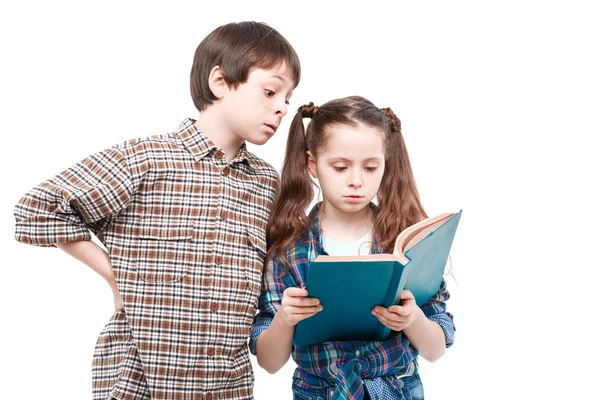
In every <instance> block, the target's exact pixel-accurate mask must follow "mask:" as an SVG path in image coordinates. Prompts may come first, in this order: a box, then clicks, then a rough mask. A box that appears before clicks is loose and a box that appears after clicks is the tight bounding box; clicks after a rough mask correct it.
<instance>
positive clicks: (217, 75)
mask: <svg viewBox="0 0 600 400" xmlns="http://www.w3.org/2000/svg"><path fill="white" fill-rule="evenodd" d="M208 86H209V87H210V90H211V92H212V93H213V94H214V95H215V97H216V98H217V99H222V98H223V96H224V95H225V93H227V92H228V91H229V85H228V84H227V81H226V80H225V75H224V74H223V70H222V69H221V66H220V65H215V66H214V67H213V69H212V70H211V71H210V74H209V75H208Z"/></svg>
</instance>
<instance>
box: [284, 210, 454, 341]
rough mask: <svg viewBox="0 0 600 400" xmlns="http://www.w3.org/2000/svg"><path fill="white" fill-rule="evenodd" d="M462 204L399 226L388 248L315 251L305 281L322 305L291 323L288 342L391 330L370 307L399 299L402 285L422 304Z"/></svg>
mask: <svg viewBox="0 0 600 400" xmlns="http://www.w3.org/2000/svg"><path fill="white" fill-rule="evenodd" d="M461 215H462V210H461V211H459V212H457V213H443V214H440V215H436V216H434V217H430V218H427V219H425V220H423V221H420V222H418V223H416V224H414V225H412V226H410V227H408V228H406V229H404V230H403V231H402V232H401V233H400V234H399V235H398V237H397V238H396V242H395V245H394V251H393V253H392V254H372V255H362V256H361V255H357V256H326V255H320V256H318V257H317V258H316V259H314V260H313V261H312V262H311V263H310V267H309V270H308V275H307V277H306V282H305V287H306V290H307V291H308V296H309V297H316V298H318V299H319V300H320V302H321V304H322V305H323V310H322V311H320V312H318V313H317V314H315V315H313V316H312V317H310V318H307V319H305V320H302V321H300V322H299V323H298V325H297V326H296V331H295V333H294V339H293V343H294V345H295V346H307V345H311V344H318V343H323V342H327V341H332V340H340V341H355V340H360V341H381V340H385V339H387V338H388V337H389V336H390V334H391V330H390V329H389V328H387V327H386V326H385V325H383V324H382V323H381V322H379V320H378V319H377V317H375V316H374V315H373V314H371V310H372V309H373V308H374V307H375V306H377V305H380V306H383V307H389V306H391V305H394V304H400V295H401V293H402V291H403V290H404V289H406V290H410V291H411V292H412V294H413V295H414V296H415V300H416V303H417V305H418V306H421V305H423V304H424V303H425V302H427V300H429V299H430V298H432V297H433V296H434V295H435V294H436V293H437V292H438V291H439V289H440V284H441V282H442V279H443V276H444V270H445V267H446V262H447V260H448V256H449V254H450V248H451V247H452V242H453V240H454V236H455V233H456V228H457V226H458V222H459V221H460V217H461Z"/></svg>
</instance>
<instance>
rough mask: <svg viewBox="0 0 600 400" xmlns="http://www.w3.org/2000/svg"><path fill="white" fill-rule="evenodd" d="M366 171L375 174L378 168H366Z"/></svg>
mask: <svg viewBox="0 0 600 400" xmlns="http://www.w3.org/2000/svg"><path fill="white" fill-rule="evenodd" d="M365 169H366V170H367V171H369V172H375V171H377V167H365Z"/></svg>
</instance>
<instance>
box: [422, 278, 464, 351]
mask: <svg viewBox="0 0 600 400" xmlns="http://www.w3.org/2000/svg"><path fill="white" fill-rule="evenodd" d="M449 298H450V292H449V291H448V288H447V285H446V281H445V280H444V279H442V283H441V284H440V290H439V291H438V292H437V294H436V295H435V296H433V297H432V298H431V299H429V300H427V302H426V303H425V304H423V305H422V306H421V309H422V310H423V313H424V314H425V316H426V317H427V318H428V319H429V320H431V321H433V322H435V323H437V324H438V325H440V327H441V328H442V330H443V331H444V336H445V338H446V347H450V346H452V344H454V332H455V331H456V327H455V326H454V316H453V315H452V314H450V313H449V312H447V311H446V301H447V300H448V299H449Z"/></svg>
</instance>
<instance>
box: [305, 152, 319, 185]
mask: <svg viewBox="0 0 600 400" xmlns="http://www.w3.org/2000/svg"><path fill="white" fill-rule="evenodd" d="M306 154H307V156H308V159H307V160H306V164H307V166H308V172H310V175H311V176H312V177H313V178H318V177H317V162H316V161H315V158H314V157H313V155H312V153H311V152H310V151H307V152H306Z"/></svg>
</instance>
